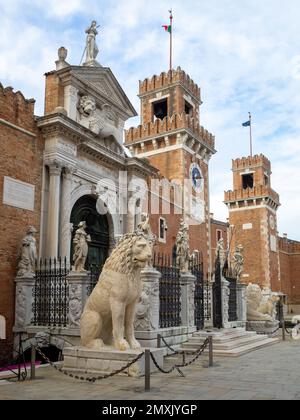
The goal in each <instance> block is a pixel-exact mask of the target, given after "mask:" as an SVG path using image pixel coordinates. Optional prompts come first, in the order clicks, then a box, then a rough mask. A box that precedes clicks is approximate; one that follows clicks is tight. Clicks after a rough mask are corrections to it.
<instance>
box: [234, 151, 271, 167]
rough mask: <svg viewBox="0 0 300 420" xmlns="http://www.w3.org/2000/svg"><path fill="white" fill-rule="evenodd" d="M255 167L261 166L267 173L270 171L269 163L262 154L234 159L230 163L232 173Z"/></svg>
mask: <svg viewBox="0 0 300 420" xmlns="http://www.w3.org/2000/svg"><path fill="white" fill-rule="evenodd" d="M257 166H262V167H263V168H264V169H266V170H268V171H270V170H271V162H270V161H269V159H268V158H267V157H266V156H264V155H263V154H261V155H255V156H248V157H243V158H239V159H234V160H233V161H232V169H233V171H239V170H244V169H250V168H253V167H257Z"/></svg>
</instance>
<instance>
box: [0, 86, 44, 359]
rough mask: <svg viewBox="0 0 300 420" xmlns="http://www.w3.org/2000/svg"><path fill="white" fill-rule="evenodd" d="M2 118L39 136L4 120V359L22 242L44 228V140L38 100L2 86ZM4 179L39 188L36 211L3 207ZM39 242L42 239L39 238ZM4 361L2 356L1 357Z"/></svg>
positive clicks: (0, 301) (0, 298) (0, 176)
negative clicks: (34, 230)
mask: <svg viewBox="0 0 300 420" xmlns="http://www.w3.org/2000/svg"><path fill="white" fill-rule="evenodd" d="M0 119H2V120H5V121H8V122H10V123H12V124H14V125H16V126H17V127H20V128H23V129H26V130H28V131H29V132H31V133H33V134H35V136H36V137H34V136H30V135H29V134H25V133H24V132H22V131H20V130H18V129H17V128H13V127H10V126H7V125H5V124H4V123H3V122H1V121H0V145H1V154H0V231H1V236H2V240H1V242H0V289H1V293H0V313H1V315H3V316H4V317H5V318H6V329H7V331H6V332H7V340H4V341H1V349H2V351H1V352H2V359H3V358H4V357H5V356H7V355H8V354H9V351H10V350H11V345H12V339H13V335H12V328H13V324H14V299H15V285H14V279H15V276H16V272H17V259H18V254H19V249H20V243H21V240H22V238H23V237H24V235H25V233H26V230H27V227H28V226H31V225H32V226H34V227H35V228H37V230H38V231H39V229H40V212H41V208H40V206H41V183H42V151H43V140H42V138H41V137H40V135H39V132H38V129H37V128H36V121H35V117H34V101H33V100H29V101H28V100H26V99H25V98H24V97H23V95H22V94H21V93H20V92H17V93H14V92H13V90H12V88H6V89H4V88H3V87H2V85H0ZM4 176H9V177H11V178H14V179H17V180H19V181H23V182H26V183H29V184H32V185H34V186H35V187H36V192H35V207H34V211H33V212H31V211H27V210H22V209H18V208H15V207H11V206H7V205H3V185H4ZM37 239H38V238H37ZM0 362H1V355H0Z"/></svg>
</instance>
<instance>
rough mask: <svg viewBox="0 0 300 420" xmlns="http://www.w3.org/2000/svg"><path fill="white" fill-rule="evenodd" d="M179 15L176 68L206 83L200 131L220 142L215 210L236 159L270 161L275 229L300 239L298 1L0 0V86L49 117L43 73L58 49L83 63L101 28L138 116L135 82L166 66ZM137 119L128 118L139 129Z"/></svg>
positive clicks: (218, 214)
mask: <svg viewBox="0 0 300 420" xmlns="http://www.w3.org/2000/svg"><path fill="white" fill-rule="evenodd" d="M170 7H172V8H173V14H174V67H177V66H179V65H180V66H181V67H182V69H184V70H185V71H186V72H187V73H188V74H189V75H190V76H191V77H192V78H193V80H194V81H195V82H196V83H197V84H198V85H199V86H200V87H201V89H202V100H203V105H202V107H201V125H203V126H204V127H205V128H206V129H208V130H209V131H210V132H212V133H213V134H214V135H215V136H216V149H217V151H218V153H217V154H216V155H215V156H213V158H212V160H211V164H210V188H211V211H212V212H213V213H214V217H215V218H217V219H220V220H226V218H227V217H228V212H227V208H226V206H225V205H224V204H223V199H224V190H229V189H231V188H232V172H231V161H232V159H233V158H238V157H242V156H248V155H249V153H250V150H249V149H250V148H249V129H247V128H243V127H242V123H243V122H245V121H247V119H248V112H249V111H251V113H252V115H253V139H254V153H257V154H260V153H263V154H265V155H266V156H267V157H268V158H269V159H270V160H271V162H272V170H273V175H272V187H273V189H275V190H276V191H277V192H278V193H279V194H280V198H281V204H282V206H281V207H280V210H279V211H278V230H279V232H280V234H282V233H287V234H288V236H289V237H290V238H291V239H295V240H299V241H300V223H299V209H300V176H299V173H297V170H298V169H300V118H299V110H300V37H299V22H300V4H299V0H285V1H283V0H263V1H261V0H251V1H249V0H210V1H204V0H186V1H182V0H167V1H165V0H159V1H157V0H151V1H149V0H89V1H84V0H0V82H1V83H2V84H3V86H12V87H14V89H15V91H17V90H20V91H22V92H23V94H24V96H25V97H27V98H31V97H34V98H35V99H36V101H37V102H36V114H37V115H42V114H43V106H44V73H46V72H47V71H51V70H53V69H54V68H55V63H54V62H55V60H56V59H57V49H58V48H59V47H60V46H65V47H66V48H67V49H68V59H67V61H68V62H69V63H70V64H74V65H78V64H79V63H80V60H81V57H82V53H83V50H84V47H85V29H86V28H87V27H88V26H89V24H90V22H91V21H92V20H93V19H95V20H97V22H98V23H99V24H100V25H101V28H100V34H99V36H98V45H99V47H100V54H99V56H98V61H100V63H101V64H102V65H104V66H106V67H110V68H111V69H112V71H113V72H114V74H115V75H116V77H117V78H118V80H119V82H120V84H121V86H122V87H123V89H124V90H125V92H126V93H127V95H128V97H129V98H130V100H131V101H132V103H133V104H134V106H135V108H136V109H137V111H139V100H138V98H137V96H136V95H137V93H138V81H139V80H143V79H144V78H146V77H150V76H152V75H154V74H160V73H161V72H162V71H167V70H168V60H169V58H168V48H169V47H168V42H169V39H168V34H167V33H165V32H164V30H163V28H162V25H164V24H167V23H168V17H169V13H168V10H169V9H170ZM138 122H139V119H137V118H135V119H132V120H130V121H129V122H128V124H127V127H130V126H135V125H137V124H138Z"/></svg>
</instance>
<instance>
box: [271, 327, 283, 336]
mask: <svg viewBox="0 0 300 420" xmlns="http://www.w3.org/2000/svg"><path fill="white" fill-rule="evenodd" d="M279 330H281V326H280V327H278V328H276V330H275V331H273V332H271V333H270V334H269V335H270V336H273V335H275V334H277V333H278V331H279Z"/></svg>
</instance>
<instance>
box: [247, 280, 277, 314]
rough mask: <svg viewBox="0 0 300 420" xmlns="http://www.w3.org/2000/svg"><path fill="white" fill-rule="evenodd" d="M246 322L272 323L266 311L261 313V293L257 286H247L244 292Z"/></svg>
mask: <svg viewBox="0 0 300 420" xmlns="http://www.w3.org/2000/svg"><path fill="white" fill-rule="evenodd" d="M246 298H247V320H248V321H272V320H273V318H272V316H271V315H270V314H268V313H266V311H263V312H264V313H263V312H262V311H261V309H262V308H261V307H260V306H261V303H262V299H263V296H262V291H261V288H260V286H259V285H258V284H251V283H250V284H249V285H248V287H247V290H246Z"/></svg>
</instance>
